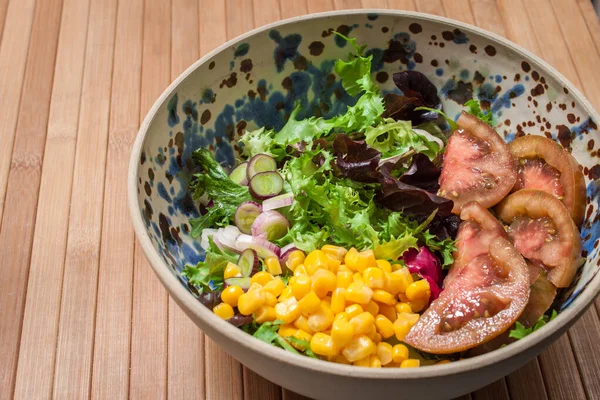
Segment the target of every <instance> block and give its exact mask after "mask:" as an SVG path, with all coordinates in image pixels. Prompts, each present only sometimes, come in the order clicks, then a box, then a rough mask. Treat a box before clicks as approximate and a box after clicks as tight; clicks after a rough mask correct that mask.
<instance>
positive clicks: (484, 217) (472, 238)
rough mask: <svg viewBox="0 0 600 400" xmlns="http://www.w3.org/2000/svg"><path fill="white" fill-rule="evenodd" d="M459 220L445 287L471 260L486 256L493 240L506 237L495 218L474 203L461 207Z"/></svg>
mask: <svg viewBox="0 0 600 400" xmlns="http://www.w3.org/2000/svg"><path fill="white" fill-rule="evenodd" d="M460 219H462V220H463V222H461V224H460V227H459V228H458V233H457V234H456V251H455V252H454V254H453V256H454V264H452V268H451V269H450V271H449V272H448V275H447V276H446V279H445V280H444V285H445V286H447V285H449V284H450V283H451V282H452V280H453V279H454V278H455V277H456V276H458V275H459V273H460V270H461V269H462V268H463V267H464V266H465V265H467V264H468V263H469V262H470V261H471V260H472V259H474V258H475V257H477V256H479V255H481V254H487V253H488V251H489V248H490V244H491V243H492V242H493V241H494V240H496V239H497V238H499V237H505V238H507V237H508V236H507V235H506V231H505V230H504V227H503V226H502V224H501V223H500V222H499V221H498V220H497V219H496V217H494V216H493V215H492V214H491V213H490V212H489V211H488V210H487V209H485V208H483V207H482V206H481V204H479V203H478V202H476V201H472V202H469V203H467V204H465V205H464V206H463V207H462V209H461V212H460Z"/></svg>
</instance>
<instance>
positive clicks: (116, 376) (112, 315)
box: [91, 0, 144, 399]
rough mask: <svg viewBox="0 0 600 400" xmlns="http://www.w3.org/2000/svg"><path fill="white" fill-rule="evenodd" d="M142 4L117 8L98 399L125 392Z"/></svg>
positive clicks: (96, 361)
mask: <svg viewBox="0 0 600 400" xmlns="http://www.w3.org/2000/svg"><path fill="white" fill-rule="evenodd" d="M143 4H144V3H143V0H131V1H126V2H124V1H121V2H119V5H118V10H117V23H116V24H117V27H116V36H115V38H116V44H115V55H114V72H113V82H114V84H113V85H112V90H111V91H112V94H111V103H110V118H109V137H108V150H107V157H106V159H107V161H106V179H105V183H104V200H103V204H104V209H103V216H102V236H101V247H100V263H99V272H98V296H97V298H98V301H97V302H98V305H97V310H96V330H95V342H94V343H95V344H94V358H93V368H92V371H93V375H92V392H91V396H92V398H98V399H126V398H127V397H128V395H129V354H130V349H131V347H130V340H131V301H132V284H133V248H134V247H133V245H134V234H133V229H132V227H131V223H130V221H129V218H128V216H129V209H128V207H127V204H126V202H125V201H123V199H125V198H127V174H126V173H124V171H127V168H128V164H129V155H130V151H131V145H132V144H133V140H134V139H135V135H136V133H137V129H138V115H139V108H140V104H139V100H140V96H139V92H140V76H141V69H142V17H143V10H144V7H143Z"/></svg>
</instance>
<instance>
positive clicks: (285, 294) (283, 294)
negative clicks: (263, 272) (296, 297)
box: [278, 279, 293, 301]
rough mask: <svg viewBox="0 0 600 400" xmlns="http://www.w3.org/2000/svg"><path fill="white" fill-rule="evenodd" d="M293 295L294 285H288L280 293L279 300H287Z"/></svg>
mask: <svg viewBox="0 0 600 400" xmlns="http://www.w3.org/2000/svg"><path fill="white" fill-rule="evenodd" d="M290 280H291V279H290ZM291 296H293V293H292V287H291V286H286V287H285V288H283V290H282V291H281V294H280V295H279V297H278V299H279V301H283V300H285V299H287V298H290V297H291Z"/></svg>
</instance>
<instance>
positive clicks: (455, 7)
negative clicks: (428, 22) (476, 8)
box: [442, 0, 475, 25]
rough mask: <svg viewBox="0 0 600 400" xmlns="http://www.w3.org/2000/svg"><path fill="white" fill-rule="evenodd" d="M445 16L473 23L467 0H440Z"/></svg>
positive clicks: (473, 19)
mask: <svg viewBox="0 0 600 400" xmlns="http://www.w3.org/2000/svg"><path fill="white" fill-rule="evenodd" d="M442 4H443V5H444V11H445V12H446V17H448V18H453V19H455V20H457V21H461V22H465V23H467V24H471V25H475V18H473V12H472V10H471V4H470V2H469V0H442Z"/></svg>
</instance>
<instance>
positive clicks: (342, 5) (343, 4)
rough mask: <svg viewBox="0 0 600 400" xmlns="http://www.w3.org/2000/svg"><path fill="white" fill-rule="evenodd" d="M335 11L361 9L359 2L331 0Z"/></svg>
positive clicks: (356, 0)
mask: <svg viewBox="0 0 600 400" xmlns="http://www.w3.org/2000/svg"><path fill="white" fill-rule="evenodd" d="M333 5H334V7H335V9H336V10H349V9H355V8H361V4H360V0H333Z"/></svg>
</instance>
